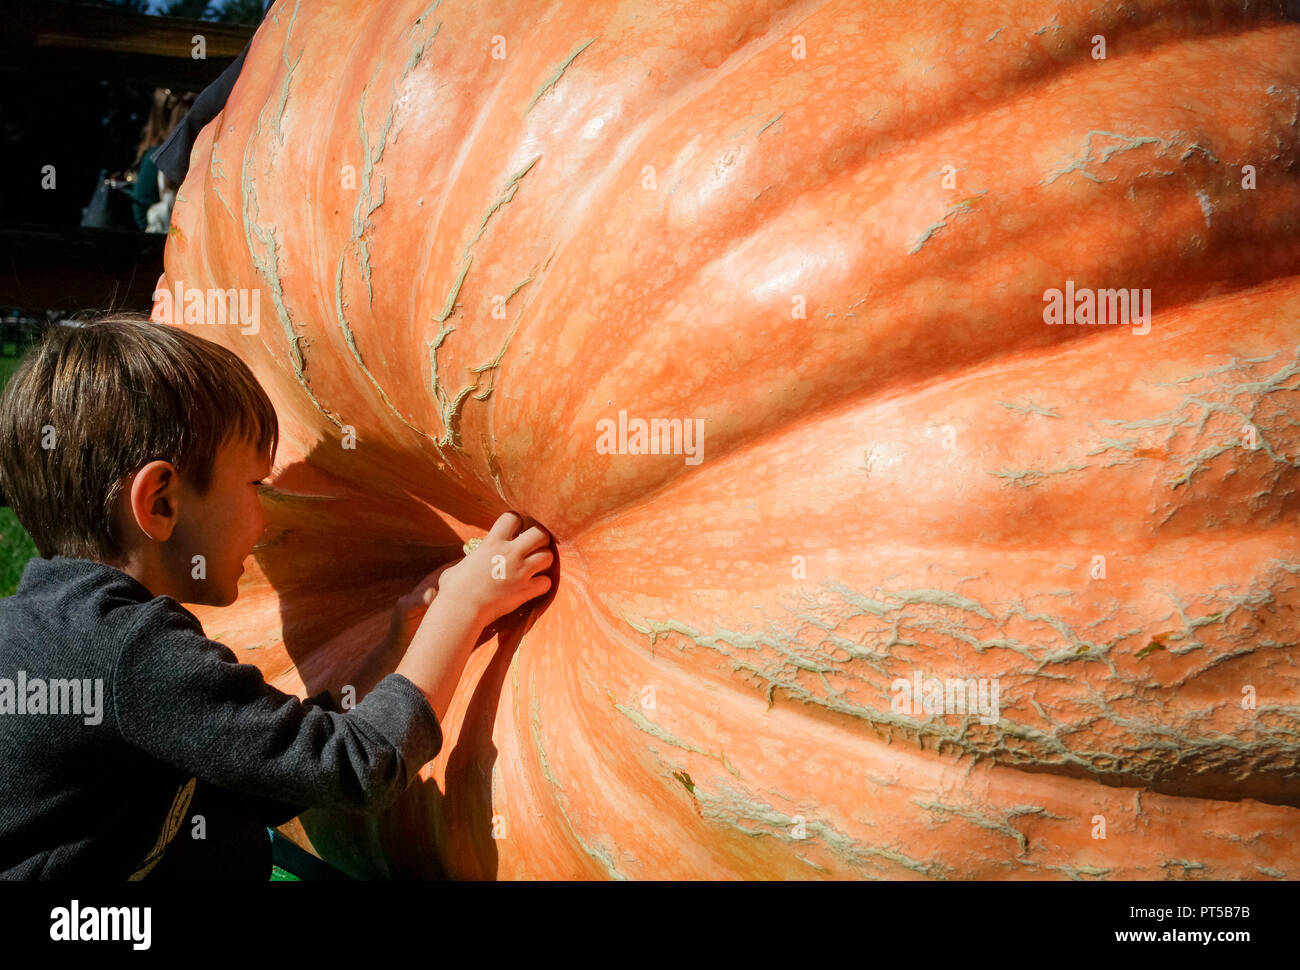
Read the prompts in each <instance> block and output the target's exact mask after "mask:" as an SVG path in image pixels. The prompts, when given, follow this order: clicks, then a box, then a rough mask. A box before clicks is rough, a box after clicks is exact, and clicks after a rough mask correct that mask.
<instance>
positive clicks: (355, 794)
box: [110, 599, 442, 811]
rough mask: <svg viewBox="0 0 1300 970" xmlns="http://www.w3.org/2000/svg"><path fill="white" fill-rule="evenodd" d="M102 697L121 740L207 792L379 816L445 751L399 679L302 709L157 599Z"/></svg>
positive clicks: (431, 720)
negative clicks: (337, 702)
mask: <svg viewBox="0 0 1300 970" xmlns="http://www.w3.org/2000/svg"><path fill="white" fill-rule="evenodd" d="M110 690H111V694H112V698H113V709H114V715H115V717H116V719H117V724H118V727H119V730H120V731H121V733H122V736H123V738H124V739H125V740H126V741H128V742H129V743H131V744H133V745H135V746H136V747H138V748H140V749H141V750H143V751H145V752H147V753H148V754H150V755H151V756H152V757H154V758H156V759H158V760H160V761H164V762H166V763H168V764H171V765H174V766H176V767H178V768H181V769H183V770H185V771H186V772H188V773H190V774H193V775H195V776H197V777H199V778H201V779H203V780H204V781H207V782H209V783H211V784H214V785H217V786H219V787H222V788H229V789H233V790H236V791H242V792H246V793H248V794H251V795H257V796H261V797H263V798H270V799H274V800H276V801H279V802H284V803H288V804H289V806H294V805H302V806H320V807H331V808H337V809H342V810H351V811H374V810H377V809H379V808H382V807H384V806H386V805H388V804H390V803H391V802H392V801H395V800H396V798H397V797H398V796H399V795H400V794H401V793H402V792H403V791H404V790H405V789H406V787H407V785H408V784H409V782H410V781H411V780H412V779H414V778H415V776H416V774H417V773H418V772H419V769H420V768H421V766H423V765H424V764H425V763H426V762H428V761H430V760H431V759H432V758H433V757H434V756H435V755H437V753H438V751H439V750H440V749H441V747H442V730H441V727H440V725H439V724H438V720H437V717H436V716H435V715H434V713H433V711H432V710H431V709H430V707H429V705H428V703H427V701H426V699H425V697H424V695H423V694H422V693H421V691H420V690H419V689H418V688H417V687H416V686H415V685H413V684H412V683H411V682H410V681H409V680H407V679H406V678H405V677H403V676H401V675H397V674H393V675H389V676H387V677H385V678H384V679H383V680H382V681H381V682H380V683H379V684H377V685H376V686H375V688H374V689H373V690H371V691H370V692H369V693H368V694H367V695H366V696H365V698H364V699H363V700H362V701H361V702H360V703H359V704H357V706H356V707H355V708H353V709H352V710H351V711H349V712H348V713H346V714H340V713H337V712H335V711H330V710H326V709H325V707H324V706H322V705H320V704H317V703H309V704H304V703H303V702H302V701H299V700H298V698H296V697H294V696H292V695H290V694H286V693H284V692H283V691H280V690H277V689H276V688H274V687H272V686H271V685H269V684H267V683H266V681H265V680H264V679H263V677H262V674H261V672H260V671H259V670H258V669H257V668H256V667H255V666H253V665H252V664H241V663H238V662H236V658H235V655H234V654H233V653H232V652H231V651H230V650H229V648H227V647H225V646H224V645H222V644H220V643H217V642H216V641H213V640H209V639H208V638H207V637H206V636H204V635H203V632H202V627H201V626H199V624H198V621H197V620H196V619H195V618H194V617H193V616H192V615H191V614H189V613H188V612H186V611H183V610H178V609H176V608H175V607H169V606H167V605H166V603H165V602H164V601H163V600H161V599H159V600H155V601H154V602H153V603H151V604H146V606H145V608H144V610H143V612H142V614H141V616H140V618H139V619H138V620H137V621H136V622H135V623H134V624H133V625H132V628H131V629H130V630H129V631H128V632H127V635H126V636H125V637H124V638H123V642H122V645H121V649H120V653H119V655H118V658H117V664H116V667H115V670H114V673H113V682H112V684H111V685H110ZM319 696H320V695H317V698H319ZM317 698H313V700H316V699H317ZM331 706H332V701H331Z"/></svg>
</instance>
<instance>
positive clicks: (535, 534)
mask: <svg viewBox="0 0 1300 970" xmlns="http://www.w3.org/2000/svg"><path fill="white" fill-rule="evenodd" d="M514 541H515V542H517V543H519V546H520V548H522V549H523V551H524V552H526V553H528V552H532V551H533V550H534V549H536V548H538V547H539V546H549V545H550V544H551V536H550V533H548V532H547V531H546V530H545V529H543V528H542V527H541V526H539V525H535V526H533V527H532V528H531V529H528V530H527V531H525V532H522V533H520V535H519V536H518V537H517V538H516V539H515V540H514Z"/></svg>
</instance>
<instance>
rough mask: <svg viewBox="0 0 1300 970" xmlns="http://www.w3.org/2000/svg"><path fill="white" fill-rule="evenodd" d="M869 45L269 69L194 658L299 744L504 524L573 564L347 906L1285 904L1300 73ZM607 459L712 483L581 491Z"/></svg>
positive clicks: (241, 147)
mask: <svg viewBox="0 0 1300 970" xmlns="http://www.w3.org/2000/svg"><path fill="white" fill-rule="evenodd" d="M864 6H866V5H859V4H853V3H843V4H835V3H831V4H826V5H821V6H798V7H790V8H786V9H777V8H775V7H772V8H769V7H767V6H764V5H762V4H757V3H753V4H741V5H735V6H734V7H733V8H732V9H724V8H723V7H722V6H721V5H714V4H699V3H691V4H685V3H683V4H668V3H658V4H624V5H620V6H619V7H618V9H617V10H615V9H614V7H613V5H601V4H596V5H589V6H588V5H573V6H572V7H571V8H570V7H564V8H561V7H558V6H557V7H553V8H552V7H545V6H543V5H536V4H530V3H513V4H512V3H496V4H491V5H488V6H486V7H485V6H484V5H481V4H479V5H473V6H472V7H471V6H469V5H461V4H454V3H447V4H441V5H440V4H437V3H434V4H425V3H423V2H413V3H408V2H404V0H394V2H389V3H381V4H368V5H363V6H360V7H359V6H357V5H355V4H351V3H343V2H323V0H322V2H315V3H310V4H299V3H294V2H292V0H280V2H278V3H277V4H276V7H275V9H274V10H273V11H272V13H271V14H270V15H269V16H268V18H267V20H266V22H265V23H264V25H263V26H262V28H261V29H260V30H259V32H258V34H257V36H256V38H255V40H254V42H253V45H252V48H251V50H250V52H249V54H248V57H247V59H246V63H245V66H244V69H243V73H242V74H241V76H240V78H239V81H238V84H237V85H236V87H235V89H234V92H233V95H232V97H231V99H230V102H229V104H228V105H227V107H226V109H225V111H224V113H223V114H222V115H221V117H220V118H219V119H218V120H217V121H215V122H214V123H212V124H210V125H209V126H208V127H207V128H205V129H204V131H203V132H202V134H201V136H200V137H199V139H198V142H197V144H196V146H195V148H194V151H193V155H192V164H191V168H190V173H189V175H188V177H187V179H186V181H185V184H184V186H183V187H182V189H181V192H180V195H179V197H178V200H177V203H176V207H175V210H174V213H173V223H174V225H173V230H172V235H171V238H170V239H169V241H168V245H167V250H166V262H165V266H166V271H165V274H164V278H163V280H161V281H160V286H164V287H167V288H169V289H171V288H173V287H175V286H176V284H177V282H178V281H179V282H180V283H181V284H182V285H183V286H184V287H221V288H223V289H224V288H230V287H236V288H248V289H257V290H258V291H259V293H260V298H261V307H262V308H263V311H264V312H263V314H262V320H261V326H260V329H259V330H258V332H256V333H255V334H253V333H249V334H245V333H242V332H241V331H240V329H238V328H236V327H233V326H229V325H227V326H208V325H206V323H198V322H194V321H190V322H183V321H179V320H177V321H175V322H177V323H178V325H184V326H191V327H193V328H194V329H195V330H196V331H197V332H199V333H201V334H202V335H203V336H205V337H208V338H209V339H213V340H217V341H219V342H221V343H223V344H225V345H226V346H229V347H231V348H232V349H234V350H235V351H236V352H237V353H238V354H239V355H240V356H241V357H242V358H243V359H244V360H246V361H247V362H248V363H249V365H250V366H251V367H252V369H253V370H254V372H255V373H256V374H257V375H258V377H259V378H260V379H261V381H262V382H263V384H264V386H265V387H266V388H267V390H268V393H269V394H270V395H271V397H272V400H273V402H274V403H275V406H276V409H277V412H278V413H279V416H280V421H281V432H282V437H281V446H280V451H279V454H278V456H277V463H276V470H275V473H274V476H273V485H274V489H273V490H272V491H271V492H270V493H269V494H268V497H267V507H268V514H269V517H270V523H271V524H270V527H269V529H268V533H267V536H266V538H265V541H264V542H263V543H262V544H261V545H259V547H258V549H257V550H256V552H255V554H254V556H253V557H252V559H251V560H250V562H249V563H248V564H247V571H246V573H245V575H244V577H243V579H242V581H241V586H240V588H241V594H240V599H239V602H238V603H237V604H235V605H234V606H233V607H230V608H226V609H219V610H218V609H203V608H196V609H195V612H196V613H197V614H198V615H199V617H200V619H201V620H202V621H203V623H204V626H205V629H206V630H207V631H208V634H209V636H211V637H213V638H214V639H218V640H221V641H222V642H224V643H227V644H228V645H229V646H230V647H231V648H232V649H233V650H235V651H236V653H237V654H238V655H239V657H240V659H241V660H243V661H246V662H251V663H256V664H258V665H259V667H260V668H261V669H262V670H263V672H264V674H265V675H266V676H267V678H268V680H270V681H272V682H273V683H275V684H277V686H280V687H281V688H283V689H285V690H291V691H296V692H298V693H300V694H303V695H305V694H306V693H309V692H313V691H315V690H319V689H322V688H323V687H330V688H334V689H337V688H338V685H340V684H344V683H351V682H352V681H351V679H350V678H351V677H352V676H353V674H354V673H355V671H356V669H357V666H358V664H359V663H360V661H361V659H362V657H363V656H364V655H365V653H366V651H367V650H369V649H370V648H371V647H372V646H373V644H374V643H376V642H377V641H378V639H379V638H380V636H381V635H382V632H383V630H384V628H385V625H386V622H387V612H388V610H389V609H390V607H391V605H392V603H393V601H394V599H395V598H396V597H397V596H399V595H401V594H402V593H405V592H407V591H408V590H409V589H410V588H411V587H412V586H413V585H414V584H415V583H416V582H418V581H419V579H420V578H421V577H422V576H423V575H424V574H425V573H426V572H427V571H428V570H430V569H432V568H434V567H435V566H436V565H438V564H439V563H441V562H444V561H446V560H447V559H449V558H452V557H454V556H457V555H459V554H460V547H461V543H462V542H463V541H464V540H465V539H466V538H468V537H471V536H473V535H476V534H480V533H482V532H483V531H484V530H485V529H486V528H487V527H488V526H489V525H490V524H491V522H492V521H493V520H494V519H495V517H496V516H497V515H498V514H500V513H501V512H502V511H505V510H506V509H511V508H513V509H518V510H520V511H521V512H523V513H525V514H527V515H528V516H529V517H531V518H533V519H535V520H537V521H539V522H540V523H542V524H543V525H545V526H546V527H547V528H548V529H549V530H550V531H551V532H552V534H553V535H554V536H555V537H556V541H557V550H558V555H559V561H560V566H559V569H560V578H559V580H558V582H557V584H556V587H555V593H554V599H553V601H551V602H550V603H549V604H548V605H547V606H546V608H545V609H543V610H540V611H538V612H537V613H536V614H535V615H534V617H533V621H532V622H533V625H532V626H531V628H529V629H527V632H526V634H525V632H524V628H523V627H522V626H521V625H518V624H516V625H515V626H511V627H508V628H507V630H506V632H504V633H503V635H502V636H501V637H500V638H499V639H496V640H493V641H491V642H490V643H488V644H486V645H484V646H482V647H480V648H479V649H478V650H476V651H475V654H474V655H473V657H472V658H471V660H470V663H469V665H468V667H467V668H466V670H465V672H464V674H463V676H462V678H461V680H460V682H459V684H458V686H457V689H456V694H455V698H454V700H453V702H452V704H451V708H450V710H449V711H448V712H447V715H446V718H445V719H444V723H443V730H444V737H445V742H444V747H443V750H442V752H441V753H440V754H439V756H438V757H437V758H436V759H435V760H434V761H433V762H431V763H430V764H428V765H426V766H425V768H424V770H423V771H422V773H421V777H420V780H419V781H418V782H416V783H415V784H413V785H412V788H411V789H410V790H409V791H408V792H407V793H406V795H405V796H403V798H402V799H401V801H400V802H399V803H398V804H397V805H396V806H394V807H393V808H392V809H391V810H389V811H386V812H384V813H382V814H380V815H377V816H373V817H362V816H347V815H343V814H338V813H330V812H322V811H310V812H308V813H306V814H305V815H304V816H303V817H302V823H303V827H304V829H305V832H306V834H307V835H308V836H309V837H310V840H311V843H312V845H313V846H314V848H315V849H316V850H317V851H318V852H320V853H321V854H322V856H323V857H324V858H326V859H327V860H329V861H330V862H332V863H334V864H336V865H339V866H341V867H342V868H345V869H347V870H349V871H351V872H352V873H353V874H355V875H360V876H381V877H382V876H405V877H409V876H417V877H418V876H429V875H434V874H437V873H439V872H445V873H446V874H449V875H451V876H453V877H463V878H506V879H520V878H600V879H603V878H612V879H623V878H626V879H645V878H779V879H861V878H868V879H874V878H888V879H967V878H1008V879H1064V878H1072V879H1152V878H1156V879H1164V878H1173V879H1180V878H1209V879H1271V878H1297V877H1300V846H1298V844H1297V840H1296V839H1295V834H1296V832H1297V826H1298V825H1300V780H1298V778H1297V756H1298V754H1300V747H1298V746H1297V742H1296V737H1297V734H1296V727H1297V713H1298V711H1300V708H1297V692H1298V690H1300V648H1298V647H1297V642H1296V641H1297V637H1296V629H1297V623H1296V619H1297V612H1296V604H1297V574H1298V573H1300V543H1298V542H1297V540H1296V536H1295V516H1296V512H1297V463H1298V461H1300V457H1298V456H1300V433H1298V432H1297V427H1298V425H1297V423H1296V422H1297V420H1298V419H1300V394H1298V392H1297V377H1298V376H1300V356H1298V355H1297V344H1298V343H1300V341H1298V340H1297V336H1298V330H1300V327H1298V326H1297V320H1300V277H1297V275H1296V267H1297V266H1300V233H1298V232H1297V229H1298V228H1300V158H1298V155H1297V143H1298V141H1300V127H1298V126H1297V117H1298V113H1300V60H1297V58H1296V57H1295V51H1296V50H1297V49H1298V48H1300V25H1296V24H1292V23H1288V22H1286V21H1285V20H1284V19H1283V18H1282V16H1281V11H1280V5H1278V4H1249V3H1247V4H1242V3H1236V2H1233V3H1227V2H1224V3H1209V2H1205V3H1196V4H1187V3H1183V2H1175V0H1147V2H1132V0H1127V2H1125V3H1123V4H1122V5H1121V4H1119V3H1116V2H1110V3H1095V2H1090V3H1060V2H1057V3H1047V2H1042V3H1038V2H1022V0H1018V2H1015V3H1011V2H1004V3H999V2H988V0H984V2H980V3H976V4H968V5H963V7H962V9H961V12H960V13H956V12H954V11H951V10H948V9H945V8H946V6H947V5H940V4H931V5H914V4H912V3H880V4H873V5H870V8H871V9H870V11H869V12H868V11H866V10H863V9H860V8H861V7H864ZM497 35H501V36H503V37H504V38H505V45H506V46H505V52H506V53H505V57H504V59H494V58H493V56H492V51H493V44H494V43H496V42H495V41H494V40H493V38H494V37H495V36H497ZM1096 35H1101V36H1103V37H1104V38H1105V42H1106V45H1107V50H1106V57H1105V59H1100V60H1099V59H1094V57H1093V56H1092V52H1093V49H1094V48H1093V38H1094V37H1095V36H1096ZM797 37H802V38H803V43H804V52H805V56H804V57H803V58H799V57H797V56H795V54H796V51H797V44H798V40H797V39H796V38H797ZM1246 165H1250V166H1253V167H1254V173H1255V174H1254V177H1255V183H1254V186H1253V187H1246V186H1245V185H1244V184H1243V179H1245V178H1246V175H1245V173H1244V171H1243V166H1246ZM945 166H951V167H952V170H951V173H952V176H953V177H952V178H951V179H945V172H946V171H948V170H946V169H945ZM1067 280H1069V281H1073V283H1074V285H1077V286H1079V287H1092V288H1106V287H1125V288H1130V287H1131V288H1149V289H1150V290H1151V293H1152V305H1153V313H1152V318H1151V324H1150V331H1149V333H1146V334H1145V335H1139V334H1138V333H1137V332H1136V330H1137V329H1138V328H1136V327H1133V326H1113V325H1112V326H1105V327H1102V326H1049V325H1047V324H1045V322H1044V318H1043V310H1044V299H1043V296H1044V292H1045V291H1046V290H1048V289H1049V288H1052V287H1060V288H1063V287H1064V286H1065V285H1066V281H1067ZM800 306H802V308H803V315H802V316H800V315H799V313H798V308H799V307H800ZM494 308H495V309H496V311H497V312H496V314H495V315H494V312H493V311H494ZM155 318H156V319H163V314H161V313H160V312H159V311H158V309H157V307H156V310H155ZM620 410H624V411H626V412H627V414H628V415H629V416H630V417H641V418H652V417H653V418H681V419H685V420H696V419H699V420H701V421H702V422H703V428H704V452H703V455H704V460H703V461H702V462H701V463H699V464H690V463H688V462H687V461H685V460H684V456H683V455H681V454H663V455H636V454H605V453H601V451H600V450H598V448H597V422H599V421H601V420H602V419H613V420H617V419H618V414H619V411H620ZM350 432H354V433H355V441H354V442H352V441H351V440H350V437H349V433H350ZM918 673H919V674H920V675H921V676H923V677H930V676H933V677H937V678H940V679H943V678H950V677H952V678H989V679H996V682H997V683H998V684H999V698H1000V711H999V719H998V721H997V723H996V724H984V723H981V721H980V719H979V718H978V717H976V716H963V715H961V714H938V715H935V716H933V717H929V716H927V715H926V714H925V713H924V711H912V712H911V713H907V712H906V711H900V710H898V709H896V701H897V698H898V691H897V690H896V688H895V687H894V685H895V681H896V680H899V679H901V680H902V681H904V682H911V681H913V678H914V676H915V675H916V674H918ZM1103 827H1104V838H1102V837H1099V832H1101V830H1102V828H1103ZM494 836H495V837H494Z"/></svg>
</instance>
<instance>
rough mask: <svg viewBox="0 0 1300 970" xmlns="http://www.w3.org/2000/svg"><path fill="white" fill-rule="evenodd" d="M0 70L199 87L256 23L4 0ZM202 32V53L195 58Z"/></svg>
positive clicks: (41, 0) (241, 46)
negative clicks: (219, 21)
mask: <svg viewBox="0 0 1300 970" xmlns="http://www.w3.org/2000/svg"><path fill="white" fill-rule="evenodd" d="M6 7H7V9H6V11H5V29H4V31H3V32H0V70H7V71H15V70H16V71H20V72H26V73H29V74H37V75H40V74H45V73H48V72H50V71H55V70H57V71H58V73H59V74H60V75H61V76H69V75H71V76H75V77H96V78H105V79H111V80H114V81H141V82H145V83H152V84H156V85H160V86H168V85H171V86H176V87H186V86H195V87H199V88H201V87H205V86H206V85H207V84H209V83H210V82H211V81H213V80H215V79H216V78H217V76H218V75H219V74H220V73H221V72H222V71H223V70H225V69H226V67H227V66H229V64H230V63H231V62H232V61H233V60H234V59H235V58H236V57H238V56H239V52H240V51H242V50H243V49H244V46H245V45H246V44H247V43H248V41H249V39H250V38H251V37H252V36H253V33H254V32H255V28H253V27H247V26H244V25H242V24H218V23H213V22H211V21H206V20H180V19H175V18H171V17H151V16H147V15H144V14H134V13H130V12H128V11H124V10H118V9H115V8H112V7H97V6H89V5H86V6H83V5H80V4H72V3H63V2H59V0H9V2H8V3H7V4H6ZM195 35H200V36H202V37H203V38H204V43H205V44H206V51H205V54H206V57H205V58H204V59H197V60H196V59H195V58H194V57H193V54H192V52H193V46H194V42H193V38H194V37H195Z"/></svg>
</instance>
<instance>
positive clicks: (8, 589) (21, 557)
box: [0, 344, 36, 596]
mask: <svg viewBox="0 0 1300 970" xmlns="http://www.w3.org/2000/svg"><path fill="white" fill-rule="evenodd" d="M12 346H13V345H12V344H10V345H7V346H6V347H4V348H3V349H5V350H8V349H10V347H12ZM25 349H26V348H22V350H24V351H25ZM21 361H22V355H21V353H20V354H19V356H17V357H3V356H0V387H3V386H4V385H5V383H6V382H8V380H9V377H10V375H11V374H13V372H14V371H15V370H17V369H18V364H19V363H20V362H21ZM35 555H36V544H35V543H33V542H32V537H31V536H29V535H28V534H27V530H26V529H24V528H23V527H22V526H21V525H19V524H18V517H17V516H16V515H14V510H13V509H11V508H9V507H8V506H5V507H0V596H13V594H14V593H16V592H17V591H18V580H19V579H21V578H22V575H23V567H24V566H25V565H27V560H29V559H31V558H32V557H33V556H35Z"/></svg>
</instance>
